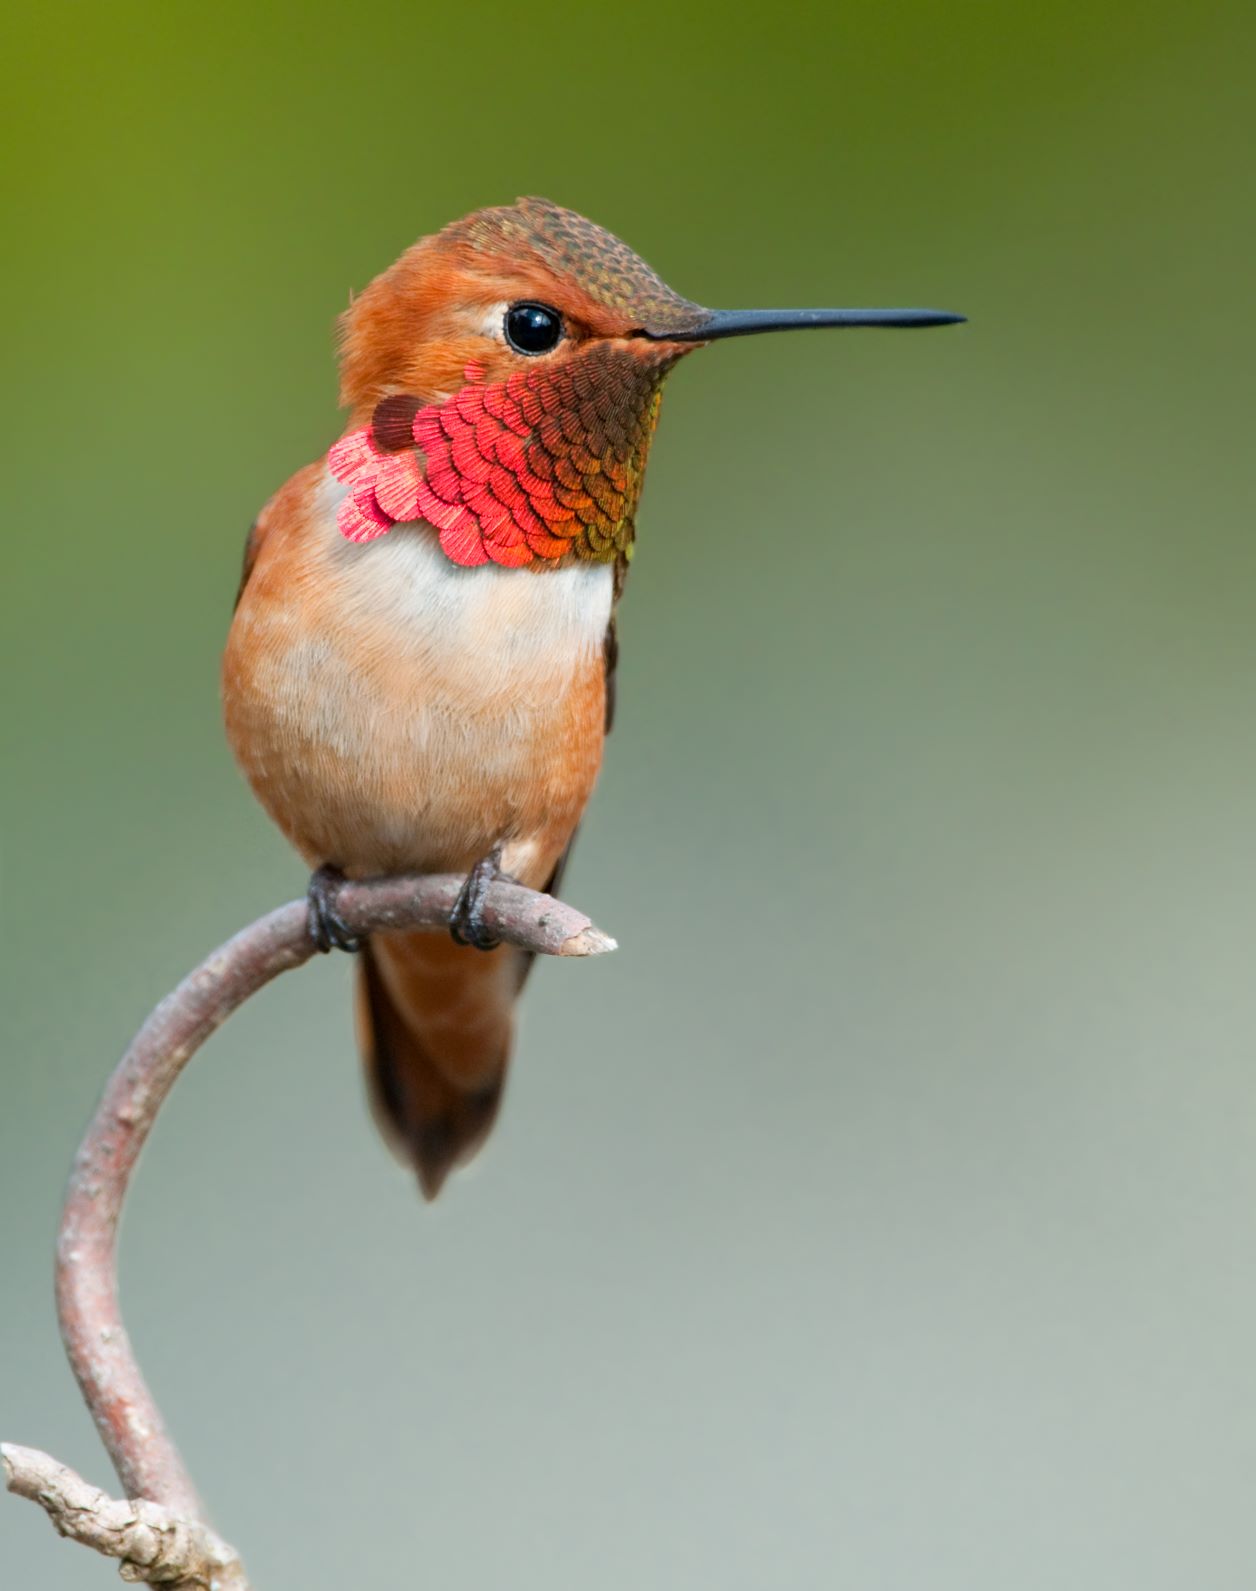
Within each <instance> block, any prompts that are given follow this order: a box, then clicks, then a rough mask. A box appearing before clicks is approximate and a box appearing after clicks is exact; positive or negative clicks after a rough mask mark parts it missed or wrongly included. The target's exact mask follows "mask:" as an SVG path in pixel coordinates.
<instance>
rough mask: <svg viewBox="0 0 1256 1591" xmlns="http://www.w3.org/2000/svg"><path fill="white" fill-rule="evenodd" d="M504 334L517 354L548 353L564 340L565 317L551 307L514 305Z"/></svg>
mask: <svg viewBox="0 0 1256 1591" xmlns="http://www.w3.org/2000/svg"><path fill="white" fill-rule="evenodd" d="M505 332H506V341H507V342H508V343H509V344H510V346H511V347H512V348H513V349H514V351H515V352H516V353H517V354H547V353H549V351H550V349H551V348H557V347H558V344H559V342H560V341H561V340H562V335H563V317H562V316H561V315H560V314H559V313H558V311H557V310H556V309H551V308H550V307H549V305H548V304H512V305H511V306H510V308H509V309H508V310H507V311H506V323H505Z"/></svg>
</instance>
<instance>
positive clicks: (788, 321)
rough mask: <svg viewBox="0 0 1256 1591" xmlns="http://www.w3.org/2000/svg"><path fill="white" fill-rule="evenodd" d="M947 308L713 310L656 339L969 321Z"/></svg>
mask: <svg viewBox="0 0 1256 1591" xmlns="http://www.w3.org/2000/svg"><path fill="white" fill-rule="evenodd" d="M966 319H967V316H965V315H953V314H951V312H950V311H949V310H945V309H713V310H711V311H710V313H709V314H708V315H707V317H706V319H705V320H702V321H699V322H698V324H697V325H696V326H687V327H685V329H684V330H683V331H655V330H653V329H651V328H648V327H647V328H646V331H645V333H644V335H645V336H647V337H649V338H651V339H652V340H654V341H655V342H677V343H705V342H715V341H717V340H718V339H719V338H721V337H750V336H752V335H754V334H755V333H756V332H761V331H801V330H804V329H806V328H807V327H813V326H954V325H956V324H958V323H959V322H960V321H963V320H966Z"/></svg>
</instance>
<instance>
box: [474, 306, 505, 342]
mask: <svg viewBox="0 0 1256 1591" xmlns="http://www.w3.org/2000/svg"><path fill="white" fill-rule="evenodd" d="M509 308H510V305H509V304H507V303H501V304H493V305H491V306H490V307H489V308H488V309H486V310H485V311H484V319H483V321H482V322H481V324H480V328H479V329H480V331H481V332H482V333H483V334H484V336H485V337H492V338H495V339H496V341H497V342H499V343H504V342H505V341H506V331H505V326H506V311H507V310H508V309H509Z"/></svg>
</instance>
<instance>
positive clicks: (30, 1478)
mask: <svg viewBox="0 0 1256 1591" xmlns="http://www.w3.org/2000/svg"><path fill="white" fill-rule="evenodd" d="M461 884H462V880H461V879H459V878H456V877H452V876H448V877H447V876H432V877H410V878H385V879H370V880H365V881H363V882H360V883H350V884H346V885H345V886H344V887H343V889H342V890H341V891H340V893H339V895H338V896H337V900H336V907H337V911H338V912H339V914H340V916H341V917H342V918H343V920H344V924H345V926H346V928H347V929H348V930H349V932H350V933H352V934H355V935H359V934H370V933H377V932H382V931H387V930H392V929H403V928H440V927H443V926H444V925H445V923H446V922H447V921H448V917H449V913H450V911H451V909H452V907H453V904H454V901H455V899H456V897H457V894H458V890H459V889H460V887H461ZM307 915H308V914H307V907H306V903H305V902H304V901H292V902H290V903H289V904H288V905H287V906H281V907H279V909H278V910H277V911H273V912H271V913H269V915H267V916H265V917H261V918H259V919H258V920H257V922H255V923H252V924H251V925H250V926H249V927H248V928H245V929H243V930H241V932H240V933H238V934H236V936H235V937H234V938H233V939H229V940H228V941H227V943H226V944H225V945H222V946H221V947H220V948H219V949H218V950H216V951H214V953H213V954H212V955H211V956H209V957H208V958H207V959H206V960H205V961H203V962H202V963H201V965H200V966H199V967H197V968H196V970H195V971H194V972H192V973H189V975H188V976H187V977H186V978H185V979H184V980H183V982H182V983H181V984H180V985H179V986H178V988H177V989H175V990H174V992H173V993H171V994H169V995H167V996H166V998H165V999H164V1000H163V1001H162V1002H161V1004H160V1005H159V1006H158V1007H157V1008H156V1010H154V1011H153V1013H152V1014H151V1016H150V1017H149V1018H148V1020H147V1021H146V1022H145V1024H144V1026H143V1027H142V1028H141V1029H140V1031H139V1032H138V1033H137V1034H136V1036H135V1038H134V1040H133V1041H132V1043H131V1046H130V1048H129V1049H128V1050H127V1052H126V1054H125V1055H124V1056H123V1057H122V1060H121V1061H120V1062H119V1064H118V1067H117V1070H116V1071H115V1072H114V1074H113V1076H112V1077H111V1078H110V1079H109V1082H108V1084H107V1085H106V1087H105V1092H104V1096H103V1097H102V1099H101V1101H100V1104H99V1106H98V1107H97V1110H96V1114H95V1116H94V1117H93V1119H92V1123H91V1125H90V1127H89V1128H88V1129H87V1133H86V1135H85V1137H84V1139H83V1142H82V1144H81V1145H80V1147H79V1151H78V1155H77V1156H76V1158H75V1162H74V1169H73V1171H72V1172H71V1175H70V1187H69V1192H68V1194H67V1196H66V1202H65V1208H64V1211H63V1213H62V1218H61V1228H60V1233H59V1236H58V1242H57V1312H58V1316H59V1318H60V1321H61V1335H62V1338H63V1340H64V1342H65V1347H66V1353H67V1354H68V1355H69V1359H70V1364H71V1367H72V1368H73V1370H74V1374H75V1375H76V1376H77V1378H78V1383H79V1386H80V1387H81V1389H82V1392H83V1397H84V1398H85V1399H86V1402H87V1406H88V1408H89V1409H90V1411H91V1414H92V1417H93V1419H94V1420H95V1422H96V1428H97V1430H98V1431H99V1432H100V1436H101V1440H102V1441H103V1442H104V1444H105V1447H106V1449H107V1450H108V1453H109V1456H110V1458H111V1459H112V1460H113V1465H114V1468H115V1469H116V1470H117V1472H118V1478H119V1480H120V1481H121V1482H122V1485H123V1487H124V1489H125V1490H126V1492H127V1494H128V1496H130V1497H133V1498H139V1499H143V1501H140V1502H131V1503H117V1502H113V1501H111V1500H110V1499H109V1498H107V1497H106V1496H105V1494H104V1493H103V1492H97V1491H96V1490H95V1488H93V1487H90V1486H88V1484H87V1483H86V1482H85V1481H83V1480H81V1479H80V1478H79V1477H78V1476H77V1475H75V1474H74V1473H73V1471H72V1470H67V1469H65V1468H64V1467H63V1466H62V1465H59V1464H57V1463H56V1461H55V1460H53V1459H50V1458H48V1457H47V1456H46V1455H44V1454H41V1453H37V1452H35V1451H34V1450H33V1449H29V1448H13V1447H10V1448H6V1449H5V1472H6V1479H7V1483H8V1486H9V1489H10V1490H11V1491H16V1492H18V1493H19V1495H22V1496H26V1497H34V1498H35V1499H36V1500H38V1501H39V1502H41V1503H42V1504H43V1506H44V1507H45V1508H46V1509H47V1510H48V1513H49V1514H50V1516H51V1517H52V1519H53V1523H54V1524H56V1526H57V1528H58V1530H61V1531H62V1534H65V1535H70V1536H73V1537H74V1538H75V1539H76V1540H79V1541H84V1542H87V1543H88V1544H89V1545H92V1546H95V1547H97V1549H98V1550H99V1551H101V1552H105V1553H109V1554H111V1555H112V1556H114V1557H121V1558H122V1559H123V1568H122V1573H123V1576H124V1578H131V1579H139V1580H147V1581H148V1582H150V1583H152V1584H158V1583H170V1582H171V1580H172V1579H173V1580H175V1581H178V1580H179V1579H180V1576H182V1580H183V1582H184V1583H186V1584H189V1585H197V1584H204V1585H209V1584H211V1583H212V1584H213V1586H214V1587H215V1591H218V1588H222V1591H228V1588H230V1591H247V1586H246V1581H245V1579H244V1576H243V1571H242V1570H241V1569H240V1566H239V1562H238V1559H236V1557H235V1554H234V1553H233V1552H232V1551H231V1549H230V1548H228V1547H226V1546H225V1544H224V1543H222V1542H220V1541H219V1540H218V1538H217V1537H216V1536H214V1535H213V1533H212V1532H211V1531H210V1530H209V1528H208V1525H207V1524H206V1521H205V1513H204V1510H203V1508H202V1506H201V1502H200V1499H199V1498H198V1496H197V1494H196V1488H195V1487H194V1486H193V1484H192V1480H191V1477H190V1476H189V1475H188V1473H187V1470H186V1469H185V1468H184V1465H183V1460H182V1458H181V1457H180V1456H179V1451H178V1449H177V1448H176V1446H175V1444H174V1442H173V1441H172V1440H171V1438H170V1436H169V1435H168V1434H167V1432H166V1429H165V1426H164V1424H163V1422H162V1418H161V1412H160V1410H159V1409H158V1407H157V1404H156V1402H155V1401H154V1399H153V1396H152V1393H151V1392H150V1391H149V1390H148V1387H147V1385H146V1384H145V1381H144V1378H143V1375H142V1374H141V1373H140V1368H139V1365H138V1364H137V1363H136V1361H135V1355H134V1354H133V1352H132V1350H131V1344H130V1341H129V1339H128V1337H127V1333H126V1328H125V1327H124V1325H123V1324H122V1316H121V1313H120V1310H119V1307H118V1290H117V1266H116V1238H117V1228H118V1219H119V1216H120V1215H121V1212H122V1203H123V1200H124V1199H125V1197H126V1192H127V1187H128V1184H129V1182H130V1177H131V1172H132V1171H133V1170H134V1167H135V1163H136V1160H137V1159H138V1158H139V1154H140V1150H141V1149H142V1148H143V1146H144V1143H145V1141H146V1139H147V1138H148V1134H149V1132H150V1131H151V1129H152V1126H153V1123H154V1121H155V1120H156V1117H157V1112H158V1111H159V1110H160V1108H161V1106H162V1104H163V1102H164V1101H165V1099H166V1096H167V1095H168V1094H169V1092H170V1089H171V1088H172V1087H173V1085H174V1081H175V1079H176V1078H177V1077H178V1075H179V1073H180V1072H181V1071H182V1070H183V1068H184V1067H185V1066H186V1065H187V1063H188V1061H189V1060H190V1059H191V1057H192V1056H193V1055H194V1054H195V1053H196V1051H197V1050H198V1049H199V1048H200V1046H201V1045H202V1044H203V1043H204V1042H205V1040H206V1039H207V1038H208V1037H209V1036H210V1034H211V1033H213V1032H214V1031H215V1030H216V1029H217V1028H219V1027H221V1025H222V1024H223V1023H224V1022H225V1021H226V1020H227V1018H228V1017H229V1016H230V1015H231V1013H232V1012H233V1011H234V1010H236V1009H237V1008H238V1007H239V1006H240V1005H242V1004H243V1003H244V1001H245V1000H247V999H248V998H249V996H250V995H252V994H256V993H257V991H258V990H259V989H260V988H262V987H263V986H264V985H265V984H267V983H269V982H270V981H271V979H272V978H276V977H278V975H279V974H280V973H281V972H287V971H289V970H290V969H292V968H294V967H299V966H301V965H302V964H303V963H304V962H306V961H308V960H309V959H310V957H311V956H312V955H313V954H314V945H313V942H312V940H311V938H310V935H309V931H308V921H307ZM484 918H485V922H486V924H487V926H488V928H489V929H490V930H491V931H492V932H493V933H494V934H495V935H496V936H497V937H498V938H500V939H504V940H507V941H509V942H510V943H512V944H516V945H520V946H522V947H523V948H524V949H525V950H532V951H536V952H538V953H539V954H542V955H551V956H596V955H601V954H603V953H604V952H606V951H608V950H613V949H614V948H615V941H614V940H613V939H610V938H608V936H607V935H605V934H603V933H602V932H601V931H600V930H599V929H597V928H595V927H594V926H593V924H592V923H591V922H590V920H589V919H588V918H587V917H586V916H585V915H584V914H583V913H582V912H578V911H576V910H575V909H574V908H573V907H570V906H567V905H564V904H563V903H562V902H561V901H557V900H554V899H552V898H551V897H550V896H548V895H538V894H536V893H535V892H534V891H532V890H528V889H524V888H523V887H522V886H521V885H518V884H511V883H508V882H506V881H505V880H499V881H497V882H495V883H493V884H492V885H491V886H490V888H489V892H488V895H487V897H486V899H485V905H484ZM83 1499H87V1500H86V1501H83ZM144 1532H148V1534H144ZM128 1533H129V1534H128ZM137 1533H138V1534H137ZM124 1539H125V1541H126V1542H127V1543H130V1544H131V1545H134V1544H135V1543H139V1548H138V1551H136V1552H133V1551H132V1550H131V1545H128V1546H126V1547H125V1548H124V1549H123V1550H118V1548H119V1546H120V1544H122V1543H123V1542H124ZM106 1543H108V1544H106ZM150 1545H152V1546H153V1551H152V1554H151V1555H150V1557H149V1559H148V1560H146V1559H145V1557H144V1553H145V1552H147V1551H148V1549H149V1546H150ZM180 1553H182V1554H183V1556H182V1557H179V1556H178V1555H179V1554H180ZM197 1553H199V1554H200V1556H199V1558H197V1557H196V1554H197ZM215 1553H221V1554H225V1556H222V1557H215V1556H214V1554H215ZM189 1555H190V1556H189ZM194 1562H195V1563H196V1564H199V1565H201V1569H204V1567H205V1565H210V1566H211V1567H212V1568H213V1569H214V1574H215V1575H216V1576H217V1578H213V1579H212V1581H211V1579H206V1578H204V1577H203V1576H202V1578H201V1579H199V1580H198V1579H197V1574H199V1573H201V1569H196V1570H195V1572H192V1570H187V1572H184V1571H185V1569H186V1568H187V1565H191V1564H193V1563H194ZM172 1566H173V1568H174V1570H175V1572H174V1573H173V1574H171V1573H169V1572H167V1571H168V1569H170V1568H171V1567H172ZM208 1572H209V1571H208V1570H205V1573H208Z"/></svg>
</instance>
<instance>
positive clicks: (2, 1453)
mask: <svg viewBox="0 0 1256 1591" xmlns="http://www.w3.org/2000/svg"><path fill="white" fill-rule="evenodd" d="M0 1461H3V1464H4V1480H5V1485H6V1486H7V1487H8V1489H9V1490H10V1491H11V1492H13V1493H14V1495H15V1496H18V1497H29V1498H30V1500H31V1501H32V1502H34V1503H38V1504H39V1506H40V1507H41V1508H42V1509H43V1510H44V1511H45V1512H46V1513H47V1515H48V1517H49V1519H51V1520H52V1523H53V1526H54V1528H55V1529H56V1531H57V1534H58V1535H61V1536H68V1537H69V1538H70V1540H71V1541H81V1542H82V1543H83V1545H84V1546H85V1547H94V1548H95V1549H96V1551H97V1552H102V1553H104V1555H105V1556H106V1557H107V1558H120V1559H121V1560H122V1562H121V1564H120V1565H119V1572H120V1573H121V1575H122V1578H123V1579H124V1580H133V1581H134V1580H141V1581H145V1582H146V1583H147V1584H149V1585H165V1586H178V1587H186V1588H187V1591H191V1588H192V1587H198V1588H200V1587H203V1588H205V1591H211V1588H212V1591H247V1588H246V1582H245V1580H244V1571H243V1569H242V1568H241V1565H240V1560H239V1558H238V1557H237V1556H236V1554H235V1553H234V1551H233V1550H232V1549H231V1548H230V1547H229V1546H227V1544H226V1542H225V1541H222V1540H220V1539H219V1537H217V1536H216V1535H215V1534H214V1532H213V1531H212V1530H210V1528H209V1527H208V1525H203V1524H201V1523H200V1522H199V1521H198V1520H188V1519H180V1518H179V1517H178V1516H177V1515H176V1514H172V1513H171V1512H170V1510H169V1509H168V1508H163V1507H162V1506H161V1504H160V1503H150V1502H147V1501H141V1502H133V1503H129V1502H127V1503H124V1502H118V1501H116V1500H115V1499H114V1498H112V1497H109V1496H107V1495H106V1493H104V1492H102V1491H100V1490H99V1488H97V1487H95V1486H91V1485H89V1484H88V1482H87V1481H85V1480H84V1479H83V1477H82V1476H81V1475H76V1474H75V1473H74V1471H73V1470H72V1469H67V1468H66V1466H65V1465H64V1464H58V1463H57V1461H56V1459H55V1458H49V1457H48V1455H47V1453H40V1452H38V1451H37V1450H36V1449H35V1448H33V1447H14V1446H12V1445H11V1444H10V1443H8V1442H3V1443H0Z"/></svg>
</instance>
